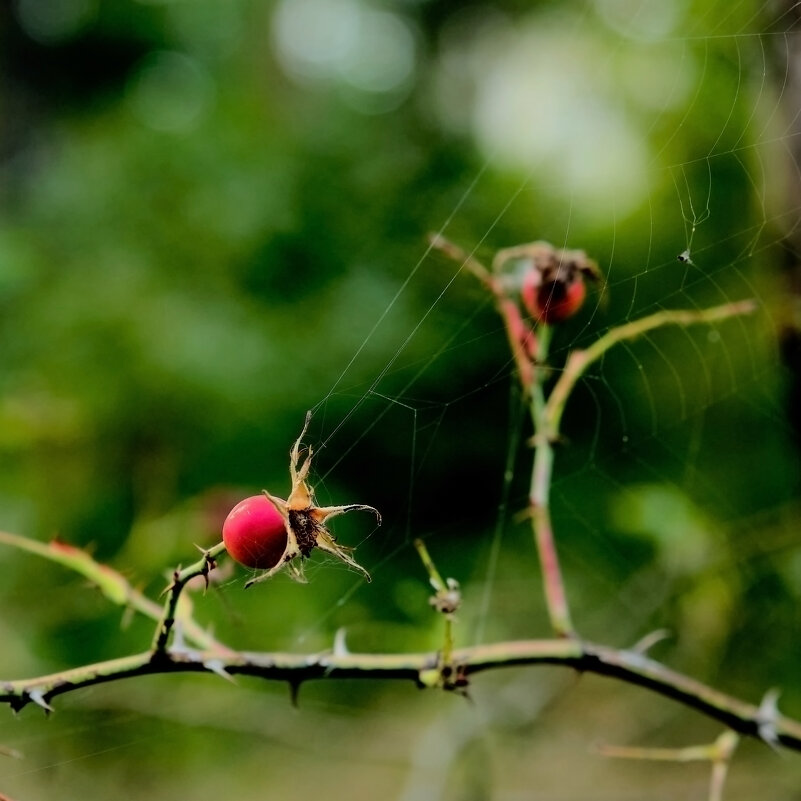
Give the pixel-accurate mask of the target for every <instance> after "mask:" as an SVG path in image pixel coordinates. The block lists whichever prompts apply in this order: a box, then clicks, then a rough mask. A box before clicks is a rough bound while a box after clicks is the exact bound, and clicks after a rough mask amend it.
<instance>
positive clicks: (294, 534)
mask: <svg viewBox="0 0 801 801" xmlns="http://www.w3.org/2000/svg"><path fill="white" fill-rule="evenodd" d="M310 420H311V412H307V414H306V422H305V423H304V424H303V430H302V431H301V432H300V436H299V437H298V438H297V440H295V444H294V445H293V446H292V450H290V452H289V474H290V476H291V478H292V490H291V492H290V493H289V497H288V498H287V499H286V500H284V499H283V498H277V497H276V496H274V495H271V494H270V493H269V492H267V490H264V495H265V496H266V497H267V499H268V500H269V501H270V503H271V504H272V505H273V506H274V507H275V509H276V511H277V512H278V514H280V515H281V517H282V518H283V521H284V526H285V528H286V534H287V541H286V548H285V549H284V553H283V555H282V556H281V558H280V559H279V560H278V562H277V563H276V564H275V566H274V567H271V568H270V569H269V570H267V571H265V572H264V573H262V574H261V575H259V576H256V577H255V578H252V579H251V580H250V581H248V582H247V584H246V585H245V586H246V587H249V586H250V585H251V584H257V583H258V582H260V581H264V580H265V579H268V578H270V577H271V576H273V575H274V574H275V573H277V572H278V571H279V570H281V568H283V567H285V566H286V567H287V569H288V570H289V572H290V574H291V575H292V578H294V579H295V580H296V581H301V582H303V581H305V578H304V576H303V560H304V559H306V558H308V556H309V554H311V552H312V550H313V549H314V548H315V547H317V548H319V549H320V550H322V551H325V552H326V553H330V554H331V555H332V556H336V557H337V559H341V560H342V561H343V562H345V564H347V565H350V566H351V567H354V568H356V569H357V570H358V571H360V572H361V573H362V574H363V575H364V577H365V578H366V579H367V581H370V574H369V573H368V572H367V571H366V570H365V569H364V568H363V567H362V566H361V565H360V564H359V563H358V562H356V561H355V560H354V559H353V557H352V556H351V555H350V552H351V551H352V550H353V549H352V548H346V547H344V546H342V545H337V543H336V541H335V539H334V535H333V534H332V533H331V532H330V531H329V530H328V529H327V528H326V526H325V524H326V522H327V521H328V520H329V519H330V518H332V517H336V516H337V515H342V514H345V513H347V512H359V511H365V512H372V513H373V514H374V515H375V516H376V518H377V520H378V524H379V525H381V515H380V513H379V512H378V510H377V509H375V508H373V507H372V506H367V505H365V504H360V503H351V504H347V505H345V506H317V505H315V499H314V491H313V490H312V488H311V487H310V486H309V484H308V482H307V478H308V475H309V470H310V468H311V459H312V449H311V447H307V448H305V454H304V449H303V448H301V440H302V439H303V436H304V435H305V434H306V429H307V428H308V427H309V421H310ZM298 557H300V559H299V560H298V559H297V558H298ZM296 560H297V561H296Z"/></svg>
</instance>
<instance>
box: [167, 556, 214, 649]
mask: <svg viewBox="0 0 801 801" xmlns="http://www.w3.org/2000/svg"><path fill="white" fill-rule="evenodd" d="M224 551H225V544H224V543H222V542H218V543H217V544H216V545H215V546H214V547H212V548H209V549H208V550H206V551H203V556H202V557H201V558H200V559H198V561H197V562H195V563H194V564H192V565H189V567H186V568H184V569H183V570H176V571H175V573H174V574H173V577H172V584H170V586H169V587H167V589H166V593H167V600H166V601H165V602H164V610H163V611H162V613H161V618H160V619H159V621H158V624H157V626H156V633H155V635H154V637H153V653H154V654H163V653H164V652H165V651H166V650H167V644H168V643H169V640H170V633H171V632H172V629H173V626H174V625H175V617H176V615H175V610H176V609H177V607H178V599H179V598H180V597H181V592H182V591H183V589H184V587H185V586H186V584H187V582H188V581H190V580H191V579H193V578H195V577H196V576H204V577H206V579H207V580H208V575H209V572H210V571H211V570H213V569H214V567H215V565H216V561H215V560H216V558H217V557H218V556H219V555H220V554H221V553H223V552H224Z"/></svg>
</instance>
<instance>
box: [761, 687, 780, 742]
mask: <svg viewBox="0 0 801 801" xmlns="http://www.w3.org/2000/svg"><path fill="white" fill-rule="evenodd" d="M780 695H781V690H779V689H777V688H776V687H772V688H771V689H770V690H768V691H767V692H766V693H765V695H764V696H763V698H762V702H761V703H760V704H759V709H758V710H757V714H756V724H757V734H759V736H760V738H761V739H762V740H763V741H764V742H765V743H767V744H768V745H769V746H770V747H771V748H772V749H773V750H774V751H776V750H778V745H779V735H778V733H777V731H776V722H777V721H778V718H779V696H780Z"/></svg>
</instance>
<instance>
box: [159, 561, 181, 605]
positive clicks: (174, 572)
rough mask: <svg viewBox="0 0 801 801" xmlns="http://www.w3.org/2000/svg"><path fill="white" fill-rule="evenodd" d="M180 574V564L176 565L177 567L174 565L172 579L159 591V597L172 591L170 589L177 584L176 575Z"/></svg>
mask: <svg viewBox="0 0 801 801" xmlns="http://www.w3.org/2000/svg"><path fill="white" fill-rule="evenodd" d="M180 575H181V566H180V565H178V567H176V568H175V570H173V571H172V581H171V582H170V583H169V584H168V585H167V586H166V587H165V588H164V589H163V590H162V591H161V594H160V595H159V598H161V596H162V595H166V594H167V593H168V592H172V590H174V589H175V587H176V586H177V584H178V576H180Z"/></svg>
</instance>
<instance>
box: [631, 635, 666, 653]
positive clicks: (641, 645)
mask: <svg viewBox="0 0 801 801" xmlns="http://www.w3.org/2000/svg"><path fill="white" fill-rule="evenodd" d="M672 636H673V632H672V631H671V630H670V629H656V631H652V632H649V633H648V634H646V635H645V636H644V637H642V638H641V639H639V640H637V642H636V643H634V645H633V646H632V647H631V648H630V649H629V650H631V651H634V653H637V654H643V655H645V653H646V652H647V651H648V650H650V649H651V648H653V646H654V645H656V644H657V643H658V642H662V640H666V639H668V637H672Z"/></svg>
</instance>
